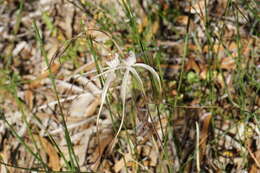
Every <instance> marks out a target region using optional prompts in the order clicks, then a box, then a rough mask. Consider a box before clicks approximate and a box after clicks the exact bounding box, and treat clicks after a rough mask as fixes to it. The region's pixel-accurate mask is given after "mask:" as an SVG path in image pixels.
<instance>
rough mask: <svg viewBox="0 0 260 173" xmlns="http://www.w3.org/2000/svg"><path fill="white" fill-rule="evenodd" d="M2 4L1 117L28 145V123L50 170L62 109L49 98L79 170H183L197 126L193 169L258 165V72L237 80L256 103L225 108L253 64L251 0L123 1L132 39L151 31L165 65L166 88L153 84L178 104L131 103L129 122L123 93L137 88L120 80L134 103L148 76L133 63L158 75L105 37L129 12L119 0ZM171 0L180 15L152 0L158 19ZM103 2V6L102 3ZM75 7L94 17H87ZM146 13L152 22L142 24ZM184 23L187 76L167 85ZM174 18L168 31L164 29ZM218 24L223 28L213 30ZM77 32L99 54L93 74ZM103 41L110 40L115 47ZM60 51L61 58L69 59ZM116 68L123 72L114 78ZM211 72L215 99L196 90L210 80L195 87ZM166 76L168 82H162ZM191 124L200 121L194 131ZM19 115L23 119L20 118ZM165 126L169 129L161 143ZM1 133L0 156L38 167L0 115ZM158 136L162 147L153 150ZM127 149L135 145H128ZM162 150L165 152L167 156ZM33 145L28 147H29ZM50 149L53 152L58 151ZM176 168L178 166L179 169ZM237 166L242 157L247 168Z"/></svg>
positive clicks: (61, 142) (61, 161) (62, 164)
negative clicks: (105, 23)
mask: <svg viewBox="0 0 260 173" xmlns="http://www.w3.org/2000/svg"><path fill="white" fill-rule="evenodd" d="M1 3H2V4H1V7H0V15H1V17H0V22H1V23H0V34H1V38H0V41H1V42H0V51H1V52H2V53H1V54H0V56H1V61H0V65H1V68H3V70H1V74H0V75H1V77H2V76H3V78H4V77H6V78H7V79H10V76H11V77H12V80H13V81H12V82H10V81H8V80H2V79H1V80H0V84H1V90H2V88H3V90H2V91H0V92H1V97H0V98H1V99H0V102H1V107H0V108H1V110H3V115H1V116H4V117H5V119H6V121H8V122H9V123H10V125H11V126H12V127H13V128H14V129H15V131H17V133H18V134H19V135H20V136H21V137H23V139H24V141H25V142H26V143H27V144H28V145H29V146H31V147H32V148H33V145H34V144H33V141H32V139H31V136H30V132H29V131H28V128H29V129H31V131H32V132H33V136H34V137H35V139H36V140H37V143H39V144H37V145H39V146H42V150H41V152H40V153H39V155H41V157H42V158H43V160H44V161H45V162H46V163H47V165H48V166H49V167H50V169H51V170H53V171H66V170H67V167H66V166H67V165H66V159H69V151H68V147H67V143H66V140H65V137H64V128H63V126H62V123H61V116H60V115H61V114H62V112H60V111H59V109H58V105H59V102H60V103H61V105H62V109H63V110H64V111H63V113H64V115H65V120H66V123H67V128H68V131H69V134H70V136H71V139H72V143H73V148H74V151H75V154H76V156H77V157H78V162H79V166H80V170H81V171H101V172H137V171H138V170H142V171H148V172H152V171H153V172H157V171H159V170H160V171H162V170H164V171H165V172H167V170H168V168H167V167H168V166H169V165H170V166H172V167H174V169H175V171H178V170H180V169H183V170H185V171H186V172H192V171H195V170H196V169H197V168H196V166H198V165H196V164H195V162H193V160H192V161H190V159H191V158H192V157H193V156H192V155H191V153H192V152H193V151H195V147H196V146H195V145H194V144H195V142H196V138H197V137H198V136H197V135H198V134H199V145H197V146H198V148H199V151H200V153H199V163H200V165H199V166H200V169H203V170H207V171H211V172H212V171H213V172H214V171H220V170H222V171H223V170H225V171H233V172H237V171H242V170H246V169H248V170H249V172H258V171H259V163H258V160H259V146H260V144H259V143H260V142H259V135H260V133H259V132H258V131H259V130H258V126H257V124H258V123H259V122H258V119H257V118H255V117H256V115H257V114H259V111H258V112H257V110H259V106H260V105H259V103H260V102H259V100H260V99H259V95H258V94H259V87H258V85H257V82H259V80H258V79H257V78H256V81H255V83H254V82H251V83H250V84H244V85H246V86H248V87H246V88H245V90H246V91H245V93H251V94H252V96H251V95H246V96H247V97H255V103H252V105H253V106H251V105H250V104H251V103H250V102H252V101H246V102H247V103H246V104H245V105H244V107H243V109H241V108H238V107H237V106H236V105H237V103H239V102H240V98H239V96H238V91H237V87H238V86H237V84H236V82H234V80H236V78H235V76H236V74H237V73H239V70H238V69H239V68H242V69H247V67H252V68H254V66H259V55H257V54H258V53H259V51H258V49H259V38H257V37H256V36H255V35H254V34H255V31H253V30H250V29H248V25H249V24H250V22H249V20H248V19H250V18H253V16H252V14H251V13H250V8H251V9H252V8H254V7H255V4H254V2H253V1H252V2H250V3H248V9H245V8H244V6H243V5H242V4H240V3H237V4H235V5H234V8H237V9H238V11H239V14H237V18H236V16H235V14H232V10H227V11H226V10H224V9H225V8H228V6H227V1H225V0H222V1H219V2H217V1H194V4H191V5H192V6H190V4H188V3H186V2H184V1H176V2H173V3H172V2H168V1H158V2H156V3H155V5H154V4H153V3H154V2H152V1H143V2H141V3H139V2H137V1H134V3H133V4H131V6H133V7H134V8H133V11H134V12H135V13H136V14H137V16H136V20H137V24H138V25H137V28H138V29H137V31H138V32H139V33H140V34H143V33H147V34H144V37H143V38H144V40H145V41H148V42H149V41H150V40H152V39H154V38H156V40H159V41H157V42H156V43H155V45H156V46H158V47H159V49H160V50H163V52H165V57H164V58H165V59H166V60H165V62H163V63H162V64H160V65H161V67H162V68H163V70H164V72H165V74H164V75H165V76H167V77H165V79H166V83H167V89H165V88H163V87H165V86H166V85H165V84H162V85H164V86H162V88H163V90H164V91H166V92H169V93H173V94H172V95H173V96H174V97H176V98H177V99H178V100H181V101H182V103H183V104H184V106H183V107H181V106H182V105H181V106H180V107H178V106H176V107H174V110H173V111H169V110H168V108H167V109H165V107H166V105H167V104H169V103H170V102H167V101H164V102H162V103H161V104H160V105H159V107H161V108H159V109H160V110H161V112H160V116H159V117H158V116H157V114H156V109H155V108H154V105H155V104H151V106H150V107H152V108H147V107H145V106H143V108H142V109H140V110H137V111H136V112H135V111H134V110H133V112H134V113H137V114H138V116H139V117H138V116H137V118H136V120H131V118H130V117H131V116H130V115H131V114H133V112H131V110H132V109H133V108H132V107H131V106H130V105H131V100H134V98H135V97H136V95H135V94H133V93H134V92H133V91H134V88H133V87H128V86H131V85H132V84H131V83H129V81H132V82H133V83H134V81H135V80H136V81H137V82H138V83H139V84H138V85H139V87H140V88H141V89H140V88H139V90H141V92H140V93H141V94H140V95H142V94H143V95H144V96H145V97H143V98H142V99H140V100H141V101H140V100H138V101H137V102H136V104H137V105H139V104H141V102H142V101H143V102H149V101H148V100H146V98H148V97H149V96H150V95H149V92H146V90H147V86H149V85H148V83H149V82H147V80H145V82H143V80H144V79H143V76H145V75H147V74H148V73H145V72H143V71H142V73H141V72H139V70H141V69H142V68H143V69H146V70H147V71H148V72H150V73H151V74H152V76H153V77H154V78H155V79H156V80H158V81H159V82H160V81H161V80H160V77H159V76H158V75H157V72H156V71H155V70H154V69H156V68H154V67H150V66H148V65H147V64H143V60H140V57H139V55H135V54H133V52H131V51H128V49H127V48H125V47H123V46H122V43H120V44H117V42H116V41H115V40H114V38H113V37H111V35H120V34H121V33H120V31H124V30H126V29H125V26H122V25H121V24H119V23H118V21H126V22H127V20H128V19H127V16H126V15H125V12H124V8H123V5H122V4H123V1H113V0H111V1H109V0H108V1H104V2H101V1H93V2H91V5H90V6H88V7H89V8H87V6H84V3H85V1H75V3H74V4H73V3H71V2H69V1H60V0H55V1H39V2H38V1H35V2H32V3H27V2H24V4H23V9H22V12H20V15H21V16H19V17H17V15H16V14H18V13H13V11H17V12H18V10H19V8H18V5H17V3H18V2H16V1H3V2H1ZM232 3H233V2H232ZM111 4H113V5H111ZM20 5H21V4H20ZM173 5H174V7H176V9H180V12H181V14H180V15H179V16H178V17H176V19H174V20H175V21H174V22H176V23H174V25H173V23H171V22H169V21H170V20H172V19H170V20H169V19H167V17H165V18H164V19H161V18H160V17H156V12H158V9H160V8H161V10H162V12H163V13H164V14H165V16H167V14H169V16H170V15H171V14H170V8H172V6H173ZM21 6H22V5H21ZM106 6H107V7H108V8H107V9H106V8H104V7H106ZM92 7H95V8H92ZM158 7H160V8H158ZM109 8H111V9H109ZM83 9H84V10H83ZM112 9H114V11H115V12H116V13H114V14H113V13H111V14H109V13H106V10H108V11H109V10H111V11H112ZM148 9H149V10H148ZM20 10H21V9H20ZM233 11H235V10H233ZM84 12H86V13H88V14H93V15H89V16H88V15H85V14H84ZM207 13H209V14H207ZM115 14H116V15H115ZM149 15H151V16H152V17H151V16H149ZM153 15H154V16H153ZM206 15H209V16H210V19H207V18H206ZM102 17H104V18H106V19H107V20H110V22H112V23H114V24H117V23H118V27H121V28H120V30H119V31H115V32H113V31H111V33H110V32H100V31H102V29H101V27H100V23H98V22H100V21H99V20H100V19H101V18H102ZM19 18H20V20H18V19H19ZM150 18H151V19H154V20H153V21H151V19H150ZM207 20H210V27H212V28H213V30H212V35H214V36H215V38H216V40H213V41H212V40H211V41H212V43H211V44H206V43H207V42H210V41H209V40H207V39H206V38H207V35H206V33H207V29H208V28H207V27H205V26H207V25H206V24H207V23H208V22H209V21H207ZM236 20H237V22H238V23H239V25H241V27H240V26H239V30H237V28H236V26H235V23H236ZM33 21H36V24H37V25H38V26H39V28H40V31H41V34H42V35H43V36H44V45H45V46H44V47H45V50H46V51H47V56H48V61H52V63H50V69H51V73H50V72H49V71H48V70H47V65H46V63H45V62H44V57H43V56H42V55H41V52H40V50H39V48H38V45H37V42H36V41H35V36H34V32H33V29H32V27H31V25H32V23H33ZM218 21H221V22H218ZM221 23H224V24H225V25H221ZM188 24H190V25H189V26H188V27H190V28H189V30H192V31H193V33H192V34H194V37H193V39H192V41H190V42H189V43H188V48H189V53H188V55H187V58H185V59H184V69H183V71H184V73H190V75H187V80H186V79H185V81H184V82H185V85H187V87H183V88H181V89H178V87H177V84H176V83H178V82H176V81H177V80H176V79H178V77H179V74H180V73H181V71H182V69H181V68H182V66H181V62H182V58H181V56H182V55H183V52H184V47H185V46H184V45H185V44H184V42H183V40H182V39H181V38H183V37H184V35H185V34H186V31H187V30H186V29H187V25H188ZM257 24H258V25H259V22H258V23H257V22H256V24H255V25H257ZM82 25H84V28H85V31H86V32H85V33H84V34H82V29H81V28H82ZM175 25H176V26H175ZM173 27H174V28H175V30H174V29H172V28H173ZM95 28H97V29H95ZM223 28H224V29H223ZM258 28H259V27H258ZM91 29H92V30H91ZM172 30H174V32H172ZM13 31H15V32H14V33H13ZM220 31H221V32H220ZM238 32H240V36H241V38H237V40H238V39H240V41H241V42H239V43H238V41H237V40H236V39H233V38H235V37H236V36H237V35H238ZM122 33H123V34H125V33H124V32H122ZM220 33H222V35H219V34H220ZM82 35H84V36H89V37H90V38H91V39H93V40H92V44H93V47H94V48H95V50H97V52H96V54H97V55H98V56H102V57H104V58H103V59H102V60H98V63H99V65H100V66H99V68H100V70H101V73H100V74H97V71H98V69H97V66H96V63H95V56H97V55H93V54H91V53H90V51H89V50H88V48H86V47H87V46H86V45H88V43H87V41H86V40H84V39H82V37H81V36H82ZM74 38H75V39H74ZM220 38H221V39H220ZM131 39H132V38H128V37H127V38H126V40H124V41H125V42H126V43H127V44H129V43H130V44H131V43H133V40H131ZM66 40H72V41H71V44H70V45H72V46H68V47H66V46H65V47H64V49H62V48H61V47H62V45H64V41H66ZM109 42H113V43H114V46H115V47H116V49H115V48H114V47H113V46H111V43H109ZM127 44H126V45H127ZM151 45H152V43H151ZM73 46H74V47H73ZM67 52H69V53H67ZM129 52H130V53H129ZM151 53H152V54H153V55H155V54H156V51H153V49H151ZM57 55H58V56H57ZM134 56H137V57H134ZM52 57H54V59H52ZM118 57H120V58H118ZM127 57H128V58H127ZM213 57H214V58H213ZM73 58H74V59H73ZM113 58H114V59H113ZM68 59H72V60H69V61H68ZM111 59H112V60H111ZM241 59H242V60H241ZM214 61H216V62H214ZM212 62H214V65H212V64H213V63H212ZM149 65H150V64H149ZM4 67H5V68H4ZM6 67H10V69H7V70H9V72H5V71H4V69H6ZM136 67H138V68H137V69H136ZM117 68H118V69H117ZM124 70H125V71H124ZM170 72H171V73H170ZM191 72H192V73H191ZM258 72H259V70H258ZM6 74H7V75H6ZM143 74H145V75H143ZM250 74H252V78H254V75H255V76H257V71H256V72H255V71H252V72H251V71H249V75H250ZM50 75H55V84H56V86H57V88H58V96H59V98H60V100H59V102H58V101H57V99H56V97H55V93H54V92H53V90H52V87H53V86H52V84H51V80H50V79H49V76H50ZM97 75H98V77H97ZM95 76H96V77H95ZM147 76H148V75H147ZM99 77H100V78H103V79H106V81H108V82H107V83H106V82H105V83H103V84H104V86H102V85H103V84H102V79H101V80H99V79H100V78H99ZM111 77H113V78H111ZM120 77H121V78H124V77H125V78H124V79H123V80H118V79H120ZM249 77H250V76H246V75H245V76H244V79H243V82H247V81H248V80H249V79H248V78H249ZM258 77H259V75H258ZM19 78H21V79H19ZM210 78H212V80H211V82H212V83H213V85H214V87H215V88H216V90H218V94H219V96H218V97H217V98H216V100H215V101H214V102H212V100H213V99H212V100H211V102H209V101H205V98H204V96H205V95H206V96H208V95H210V94H211V93H210V91H209V88H208V87H207V86H205V85H209V84H205V85H199V84H198V81H199V82H201V83H203V82H205V83H206V82H207V81H209V80H210ZM109 79H111V80H109ZM172 81H175V82H173V83H171V82H172ZM14 83H15V84H16V86H15V87H14V85H13V84H14ZM168 83H169V84H168ZM170 83H171V84H170ZM120 84H121V85H120ZM2 86H3V87H2ZM120 86H121V88H120ZM189 86H190V87H189ZM226 87H227V88H228V89H226ZM148 90H149V88H148ZM160 90H161V89H160ZM168 90H169V91H168ZM198 90H202V92H203V93H205V95H203V94H201V93H198V92H196V91H198ZM15 93H16V94H15ZM187 93H188V94H187ZM166 94H168V93H166ZM169 95H170V94H169ZM16 96H17V97H18V98H17V97H16ZM211 96H212V95H211ZM212 98H214V97H213V96H212ZM170 99H171V98H169V100H170ZM17 100H18V101H17ZM21 100H22V101H21ZM189 100H190V101H189ZM257 100H258V101H257ZM110 101H112V102H113V103H118V102H119V103H122V102H123V107H122V108H118V107H120V105H116V104H115V105H116V106H111V105H110ZM211 103H214V105H213V106H216V107H217V109H216V111H213V110H212V109H209V108H207V106H208V105H209V107H210V106H212V105H211ZM170 104H172V103H170ZM141 105H142V104H141ZM205 105H206V106H205ZM124 106H125V107H124ZM221 108H223V109H221ZM118 109H119V110H118ZM121 109H122V110H121ZM141 110H142V111H144V112H142V111H141ZM118 112H120V115H118ZM248 112H250V113H252V114H251V115H254V117H253V118H251V119H250V120H248V119H246V118H245V119H243V118H242V115H247V114H248ZM111 113H112V114H113V116H111ZM171 114H173V115H171ZM231 117H232V118H231ZM97 120H98V121H97ZM115 121H116V123H115ZM132 121H136V122H135V123H134V124H135V125H134V126H133V125H131V123H130V122H132ZM195 122H197V123H198V124H199V125H200V127H199V128H197V130H198V129H199V133H197V134H196V127H195ZM26 123H29V127H27V124H26ZM129 123H130V125H129ZM114 125H116V127H115V128H114ZM165 134H167V135H168V136H167V138H169V140H168V141H167V140H166V138H165V136H164V135H165ZM50 135H51V136H52V138H53V139H52V140H51V139H50ZM127 139H128V140H129V141H127ZM0 140H1V147H0V156H1V157H0V160H1V163H6V164H9V165H14V166H20V167H25V168H37V167H40V168H41V165H40V164H39V163H37V161H35V158H34V157H33V156H32V155H31V154H30V153H28V152H27V151H26V149H25V147H24V146H23V145H19V142H18V141H17V139H16V138H14V137H12V135H11V131H10V128H9V127H8V126H7V125H6V123H4V121H3V120H1V121H0ZM53 140H54V141H55V143H56V144H55V145H54V143H53ZM171 141H175V142H171ZM162 144H164V145H165V146H166V147H165V148H162V146H163V145H162ZM56 145H57V146H58V148H59V150H58V148H57V147H56ZM135 149H136V151H133V150H135ZM163 150H167V153H165V152H164V151H163ZM168 151H169V152H168ZM34 152H36V151H35V148H34ZM61 152H62V153H63V154H64V158H62V157H61ZM13 153H14V154H13ZM167 154H168V155H167ZM197 163H198V161H197ZM183 165H185V166H184V167H183V168H181V166H183ZM230 165H231V166H230ZM247 165H250V166H249V167H248V168H247V167H246V166H247ZM229 167H231V168H229ZM0 169H1V172H8V171H10V172H26V171H22V170H21V169H18V168H15V167H10V166H7V165H4V164H1V168H0Z"/></svg>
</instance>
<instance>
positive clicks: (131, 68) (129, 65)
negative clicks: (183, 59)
mask: <svg viewBox="0 0 260 173" xmlns="http://www.w3.org/2000/svg"><path fill="white" fill-rule="evenodd" d="M106 64H107V65H108V66H109V68H108V70H106V71H104V72H103V73H101V74H99V75H97V76H96V77H99V76H102V75H105V74H106V81H105V84H104V87H103V91H102V95H101V104H100V108H99V112H98V116H97V126H98V124H99V123H98V122H99V121H98V120H99V117H100V114H101V111H102V108H103V105H104V103H105V99H106V95H107V92H108V89H109V86H110V84H111V83H112V82H113V81H114V80H115V79H116V73H115V71H116V70H125V71H124V77H123V80H122V84H121V90H120V94H121V100H122V104H123V110H122V120H121V123H120V126H119V129H118V131H117V134H116V136H115V139H116V138H117V136H118V135H119V133H120V131H121V129H122V126H123V122H124V118H125V102H126V95H127V87H128V83H129V81H130V78H131V75H133V77H134V78H135V79H136V80H137V81H138V83H139V84H140V86H141V90H142V93H143V94H144V95H145V91H144V86H143V82H142V79H141V77H140V75H139V73H138V72H137V71H136V69H135V67H140V68H143V69H146V70H148V71H149V72H150V73H151V74H152V75H153V77H154V78H155V79H156V80H157V82H158V84H159V91H161V83H160V77H159V75H158V74H157V72H156V71H155V70H154V69H153V68H152V67H151V66H149V65H146V64H144V63H136V56H135V53H134V52H133V51H130V52H129V56H128V57H127V59H126V60H125V61H122V63H121V64H120V60H119V55H118V54H115V58H114V59H113V60H111V61H109V62H106Z"/></svg>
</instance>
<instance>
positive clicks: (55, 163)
mask: <svg viewBox="0 0 260 173" xmlns="http://www.w3.org/2000/svg"><path fill="white" fill-rule="evenodd" d="M34 137H36V138H37V139H38V140H39V142H40V144H41V145H42V149H43V150H44V151H45V152H46V153H47V155H48V156H49V163H48V165H49V166H50V168H52V170H53V171H60V169H61V166H60V158H59V155H58V153H57V151H56V150H55V148H54V147H53V145H52V144H51V143H50V142H49V141H48V140H47V139H45V138H43V137H41V136H37V135H34Z"/></svg>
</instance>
